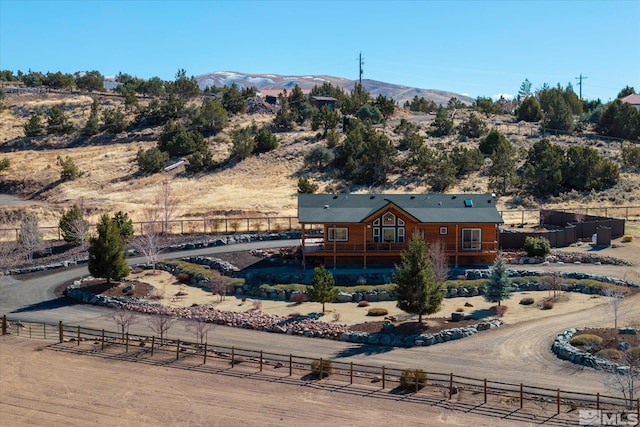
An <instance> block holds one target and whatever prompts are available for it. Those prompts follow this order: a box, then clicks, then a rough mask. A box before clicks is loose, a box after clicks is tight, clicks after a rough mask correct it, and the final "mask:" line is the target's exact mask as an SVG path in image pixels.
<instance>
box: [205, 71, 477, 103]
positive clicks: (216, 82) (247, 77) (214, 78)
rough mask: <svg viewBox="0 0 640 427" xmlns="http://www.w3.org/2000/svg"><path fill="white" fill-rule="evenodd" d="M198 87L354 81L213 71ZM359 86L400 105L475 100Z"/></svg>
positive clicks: (367, 83) (344, 84)
mask: <svg viewBox="0 0 640 427" xmlns="http://www.w3.org/2000/svg"><path fill="white" fill-rule="evenodd" d="M196 80H197V81H198V85H199V86H200V88H201V89H204V88H205V87H207V86H210V87H211V86H217V87H222V86H230V85H231V84H232V83H235V84H236V85H238V86H239V87H241V88H242V87H250V86H255V87H256V88H257V89H258V90H264V89H287V90H288V91H289V90H291V89H293V88H294V87H295V85H296V84H297V85H298V86H300V89H312V88H313V87H314V86H321V85H322V83H324V82H328V83H331V84H332V85H334V86H338V87H341V88H343V89H345V90H346V91H347V92H348V91H351V90H352V89H353V87H354V85H355V80H349V79H344V78H341V77H332V76H313V75H306V76H291V75H279V74H246V73H239V72H235V71H216V72H214V73H208V74H202V75H200V76H196ZM362 85H363V86H364V88H365V89H366V90H367V91H368V92H369V93H370V94H371V95H372V96H373V97H376V96H378V95H380V94H382V95H383V96H386V97H388V98H393V99H395V100H396V101H397V102H398V103H399V104H400V105H402V104H404V102H405V101H407V100H409V101H410V100H412V99H413V97H414V96H417V97H418V98H424V99H426V100H432V101H434V102H435V103H437V104H445V105H446V103H447V102H448V101H449V99H451V97H454V96H455V97H456V98H458V99H459V100H460V101H462V102H465V103H469V104H471V103H472V102H473V101H474V99H472V98H470V97H468V96H465V95H461V94H459V93H454V92H447V91H444V90H435V89H420V88H412V87H408V86H402V85H396V84H391V83H385V82H381V81H377V80H370V79H363V80H362Z"/></svg>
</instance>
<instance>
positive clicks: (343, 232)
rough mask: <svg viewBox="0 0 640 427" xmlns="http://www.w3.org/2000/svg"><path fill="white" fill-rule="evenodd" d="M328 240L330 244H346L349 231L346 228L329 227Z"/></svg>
mask: <svg viewBox="0 0 640 427" xmlns="http://www.w3.org/2000/svg"><path fill="white" fill-rule="evenodd" d="M328 239H329V241H330V242H333V241H335V242H346V241H348V240H349V229H348V228H346V227H335V228H334V227H330V228H329V236H328Z"/></svg>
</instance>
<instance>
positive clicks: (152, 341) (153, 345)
mask: <svg viewBox="0 0 640 427" xmlns="http://www.w3.org/2000/svg"><path fill="white" fill-rule="evenodd" d="M155 344H156V337H155V335H154V336H152V337H151V357H153V348H154V347H155Z"/></svg>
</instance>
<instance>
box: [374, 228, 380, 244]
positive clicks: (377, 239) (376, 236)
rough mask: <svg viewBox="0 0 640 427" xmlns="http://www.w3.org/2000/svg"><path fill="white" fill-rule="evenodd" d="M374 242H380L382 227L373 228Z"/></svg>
mask: <svg viewBox="0 0 640 427" xmlns="http://www.w3.org/2000/svg"><path fill="white" fill-rule="evenodd" d="M373 243H380V229H379V228H374V229H373Z"/></svg>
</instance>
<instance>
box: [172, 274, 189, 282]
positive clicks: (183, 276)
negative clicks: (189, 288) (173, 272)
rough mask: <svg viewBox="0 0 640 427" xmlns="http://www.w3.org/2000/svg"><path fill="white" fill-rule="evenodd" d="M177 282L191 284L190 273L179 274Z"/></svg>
mask: <svg viewBox="0 0 640 427" xmlns="http://www.w3.org/2000/svg"><path fill="white" fill-rule="evenodd" d="M176 280H177V281H178V282H180V283H189V280H191V276H189V273H178V275H177V276H176Z"/></svg>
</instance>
